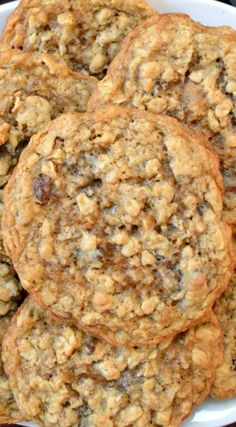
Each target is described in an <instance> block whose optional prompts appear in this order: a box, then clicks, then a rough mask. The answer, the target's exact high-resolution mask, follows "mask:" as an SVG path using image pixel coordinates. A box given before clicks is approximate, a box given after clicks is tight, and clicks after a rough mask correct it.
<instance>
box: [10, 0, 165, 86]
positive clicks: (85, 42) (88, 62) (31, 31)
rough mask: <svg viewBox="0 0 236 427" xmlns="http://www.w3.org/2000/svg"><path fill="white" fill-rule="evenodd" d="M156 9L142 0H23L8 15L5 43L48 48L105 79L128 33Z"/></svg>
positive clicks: (71, 64) (45, 50)
mask: <svg viewBox="0 0 236 427" xmlns="http://www.w3.org/2000/svg"><path fill="white" fill-rule="evenodd" d="M155 15H157V13H156V11H154V10H153V9H151V8H150V7H149V6H148V5H147V4H146V3H145V1H143V0H89V1H88V0H63V1H58V0H22V1H21V2H20V4H19V6H18V7H17V8H16V10H15V11H14V12H13V14H12V15H11V16H10V18H9V19H8V22H7V24H6V27H5V30H4V33H3V36H2V39H1V49H2V50H5V49H11V48H18V49H23V50H31V51H39V52H41V53H50V54H52V55H53V56H55V57H56V58H58V59H60V60H62V61H64V62H65V63H66V64H67V65H68V66H69V67H70V68H72V69H73V70H74V71H80V72H82V73H85V74H89V75H93V76H96V77H97V78H99V79H101V78H103V77H104V75H105V74H106V70H107V68H108V66H109V64H110V62H111V61H112V59H113V58H114V57H115V56H116V54H117V53H118V52H119V50H120V45H121V43H122V41H123V39H124V38H125V36H126V35H127V34H128V33H129V32H130V31H132V29H133V28H134V27H136V26H137V25H138V24H139V23H140V22H141V21H142V20H145V19H146V18H150V17H151V16H155Z"/></svg>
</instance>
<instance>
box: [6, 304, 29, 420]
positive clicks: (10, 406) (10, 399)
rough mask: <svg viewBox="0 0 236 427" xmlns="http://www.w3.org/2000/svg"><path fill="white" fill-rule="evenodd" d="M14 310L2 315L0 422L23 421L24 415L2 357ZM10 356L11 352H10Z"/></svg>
mask: <svg viewBox="0 0 236 427" xmlns="http://www.w3.org/2000/svg"><path fill="white" fill-rule="evenodd" d="M13 314H14V311H10V312H9V313H8V314H7V315H5V316H3V317H1V316H0V423H10V422H17V421H23V419H24V417H23V416H22V414H21V413H20V410H19V409H18V407H17V404H16V401H15V399H14V396H13V394H12V391H11V389H10V384H9V381H8V377H7V375H6V373H5V371H4V367H3V362H2V358H1V352H2V338H3V335H4V333H5V332H6V330H7V328H8V327H9V324H10V319H11V318H12V316H13ZM8 357H9V354H8Z"/></svg>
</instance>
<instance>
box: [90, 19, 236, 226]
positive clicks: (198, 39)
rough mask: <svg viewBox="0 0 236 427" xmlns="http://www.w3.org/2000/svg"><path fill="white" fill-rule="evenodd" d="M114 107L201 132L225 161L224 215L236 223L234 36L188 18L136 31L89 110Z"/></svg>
mask: <svg viewBox="0 0 236 427" xmlns="http://www.w3.org/2000/svg"><path fill="white" fill-rule="evenodd" d="M112 103H113V104H115V105H121V106H129V107H134V108H139V109H142V110H148V111H150V112H152V113H158V114H168V115H170V116H174V117H176V118H177V119H178V120H180V121H182V122H184V123H186V124H188V125H190V126H192V127H193V128H199V129H203V130H204V131H205V133H206V135H207V136H208V137H209V141H210V143H211V144H212V147H213V148H214V149H215V150H216V151H217V153H218V155H219V157H220V160H221V171H222V174H223V178H224V187H225V199H224V205H225V206H224V215H225V219H226V220H227V222H229V223H230V224H235V223H236V185H235V183H236V168H235V164H236V148H235V146H236V144H235V141H236V127H235V124H236V32H235V31H234V30H233V29H230V28H229V27H218V28H210V27H204V26H203V25H200V24H198V23H195V22H193V21H192V20H191V19H190V18H189V17H188V16H186V15H175V14H169V15H163V16H162V17H161V18H160V19H156V18H153V19H151V20H149V21H147V22H146V23H143V24H141V25H140V26H139V27H137V28H136V29H135V30H134V31H133V33H132V34H131V35H130V36H129V37H128V38H127V39H126V41H125V43H124V44H123V47H122V50H121V52H120V53H119V54H118V56H117V57H116V58H115V59H114V61H113V63H112V65H111V67H110V69H109V71H108V73H107V77H106V78H105V79H104V80H103V82H101V83H100V84H99V86H98V88H97V91H95V93H94V94H93V96H92V98H91V100H90V103H89V109H90V110H91V111H93V110H94V109H97V108H100V107H101V106H103V105H104V104H112Z"/></svg>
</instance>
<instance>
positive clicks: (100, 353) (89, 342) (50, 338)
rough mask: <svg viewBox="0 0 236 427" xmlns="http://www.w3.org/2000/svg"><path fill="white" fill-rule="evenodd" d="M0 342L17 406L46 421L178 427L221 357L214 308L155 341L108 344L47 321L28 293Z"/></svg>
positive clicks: (199, 397)
mask: <svg viewBox="0 0 236 427" xmlns="http://www.w3.org/2000/svg"><path fill="white" fill-rule="evenodd" d="M3 347H4V349H3V358H4V364H5V368H6V370H7V372H8V375H9V377H10V383H11V387H12V389H13V390H14V395H15V398H16V400H17V402H18V404H19V406H20V408H21V410H22V411H23V413H24V414H25V416H26V417H27V418H30V419H35V418H36V419H37V418H38V419H39V420H40V422H41V424H42V426H45V427H50V426H53V425H57V426H58V427H61V426H64V425H66V426H67V427H72V426H75V425H77V424H78V423H80V425H81V426H82V425H93V426H94V427H101V426H104V425H105V426H106V427H112V426H113V425H117V426H119V427H124V426H129V425H132V426H133V427H149V426H150V425H154V426H155V425H156V426H159V425H165V426H168V427H177V426H178V425H179V424H180V423H181V421H182V420H183V419H184V418H185V417H186V416H187V415H188V414H189V412H190V411H191V409H192V406H194V405H196V404H199V403H200V402H202V400H203V399H204V398H205V397H206V396H207V394H208V392H209V388H210V386H211V383H212V381H213V378H214V375H215V370H216V367H217V366H218V365H219V363H220V362H221V360H222V341H221V332H220V328H219V325H218V322H217V319H216V318H215V316H214V315H213V313H210V314H209V318H208V319H206V320H205V321H203V322H202V323H201V324H200V325H198V326H196V327H195V328H191V329H190V330H189V331H187V332H186V333H183V334H181V335H179V336H178V337H176V339H175V340H174V341H173V342H170V341H167V342H165V343H162V345H161V346H160V347H157V348H156V347H155V348H145V347H141V348H133V349H132V348H125V347H119V348H114V347H111V346H110V345H109V344H106V343H104V342H101V341H99V340H96V339H94V338H92V337H89V336H86V335H85V334H84V333H83V332H82V331H80V330H78V329H77V328H75V327H71V326H66V325H61V324H59V323H57V322H55V321H52V320H49V318H47V317H46V315H45V313H44V312H43V311H42V309H40V308H39V307H38V306H36V305H35V304H34V303H33V301H32V300H31V299H28V300H27V301H26V303H25V304H24V305H23V306H22V307H21V309H20V310H19V311H18V313H17V315H16V316H15V317H14V319H13V322H12V324H11V326H10V328H9V330H8V334H7V335H6V336H5V339H4V344H3ZM9 353H11V354H12V357H11V358H9V357H8V354H9ZM157 396H158V398H157Z"/></svg>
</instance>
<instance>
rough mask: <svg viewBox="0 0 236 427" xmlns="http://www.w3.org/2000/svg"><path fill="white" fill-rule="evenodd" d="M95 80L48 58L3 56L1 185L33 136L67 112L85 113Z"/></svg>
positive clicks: (0, 55) (16, 53) (0, 63)
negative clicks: (52, 120)
mask: <svg viewBox="0 0 236 427" xmlns="http://www.w3.org/2000/svg"><path fill="white" fill-rule="evenodd" d="M95 86H96V80H95V79H93V78H91V77H86V76H83V75H81V74H78V73H73V72H72V71H70V70H69V69H68V68H67V67H65V66H64V65H62V64H58V63H57V62H55V61H54V59H53V58H52V57H51V56H49V55H38V54H34V55H32V54H30V53H23V52H20V51H14V50H12V51H7V52H2V53H0V94H1V96H0V186H1V187H2V186H3V185H4V184H5V183H6V182H7V180H8V178H9V174H10V173H11V171H12V167H13V166H14V165H15V164H16V163H17V160H18V158H19V155H20V152H21V150H22V148H23V147H25V146H26V145H27V143H28V142H29V140H30V138H31V136H32V135H33V134H34V133H36V132H38V131H39V130H41V129H43V127H44V126H45V125H46V124H47V123H48V122H49V121H50V120H51V119H54V118H56V117H57V116H59V115H60V114H61V113H64V112H68V111H86V108H87V102H88V99H89V97H90V95H91V92H92V91H93V90H94V89H95Z"/></svg>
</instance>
